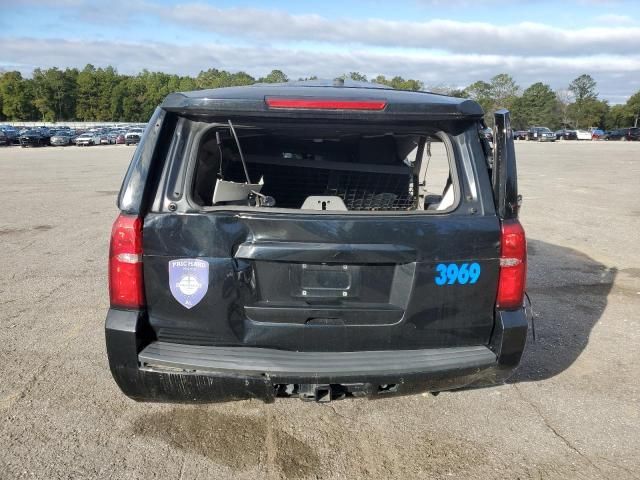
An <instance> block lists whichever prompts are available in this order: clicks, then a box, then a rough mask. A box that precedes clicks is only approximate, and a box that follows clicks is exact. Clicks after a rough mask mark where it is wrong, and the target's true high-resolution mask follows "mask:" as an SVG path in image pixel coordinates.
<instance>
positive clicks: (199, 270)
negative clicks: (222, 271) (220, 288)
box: [169, 258, 209, 308]
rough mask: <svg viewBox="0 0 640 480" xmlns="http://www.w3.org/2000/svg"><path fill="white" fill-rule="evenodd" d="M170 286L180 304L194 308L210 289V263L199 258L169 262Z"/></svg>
mask: <svg viewBox="0 0 640 480" xmlns="http://www.w3.org/2000/svg"><path fill="white" fill-rule="evenodd" d="M169 287H170V289H171V294H172V295H173V298H175V299H176V300H177V301H178V303H180V305H182V306H183V307H185V308H193V307H195V306H196V305H197V304H198V303H200V300H202V299H203V298H204V296H205V294H206V293H207V290H208V289H209V263H208V262H205V261H204V260H199V259H197V258H181V259H179V260H171V261H170V262H169Z"/></svg>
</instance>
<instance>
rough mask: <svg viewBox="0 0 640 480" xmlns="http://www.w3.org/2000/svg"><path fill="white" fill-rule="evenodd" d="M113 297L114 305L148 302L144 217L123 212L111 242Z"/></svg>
mask: <svg viewBox="0 0 640 480" xmlns="http://www.w3.org/2000/svg"><path fill="white" fill-rule="evenodd" d="M109 299H110V300H111V306H112V307H121V308H140V307H142V306H144V303H145V302H144V282H143V278H142V219H141V218H140V217H135V216H131V215H124V214H120V215H119V216H118V218H116V221H115V222H114V223H113V228H112V230H111V244H110V246H109Z"/></svg>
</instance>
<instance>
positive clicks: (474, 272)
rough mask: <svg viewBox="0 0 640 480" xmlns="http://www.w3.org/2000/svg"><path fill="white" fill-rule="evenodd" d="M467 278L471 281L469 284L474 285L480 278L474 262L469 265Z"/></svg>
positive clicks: (477, 266)
mask: <svg viewBox="0 0 640 480" xmlns="http://www.w3.org/2000/svg"><path fill="white" fill-rule="evenodd" d="M469 278H470V279H471V281H470V282H469V283H471V284H474V283H476V282H477V281H478V279H479V278H480V265H479V264H477V263H476V262H473V263H472V264H471V265H469Z"/></svg>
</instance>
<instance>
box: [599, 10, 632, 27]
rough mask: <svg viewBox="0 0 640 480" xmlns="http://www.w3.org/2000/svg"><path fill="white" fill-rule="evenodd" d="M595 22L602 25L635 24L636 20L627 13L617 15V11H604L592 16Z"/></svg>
mask: <svg viewBox="0 0 640 480" xmlns="http://www.w3.org/2000/svg"><path fill="white" fill-rule="evenodd" d="M594 20H595V21H596V22H597V23H602V24H604V25H637V23H638V22H637V21H636V20H635V19H634V18H632V17H630V16H629V15H619V14H617V13H606V14H604V15H598V16H597V17H595V18H594Z"/></svg>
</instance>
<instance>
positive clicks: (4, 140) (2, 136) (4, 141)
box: [0, 130, 10, 145]
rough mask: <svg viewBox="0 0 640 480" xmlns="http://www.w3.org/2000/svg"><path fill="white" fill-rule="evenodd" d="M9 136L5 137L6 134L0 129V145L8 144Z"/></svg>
mask: <svg viewBox="0 0 640 480" xmlns="http://www.w3.org/2000/svg"><path fill="white" fill-rule="evenodd" d="M9 143H10V142H9V138H8V137H7V135H6V134H5V133H4V132H3V131H2V130H0V145H9Z"/></svg>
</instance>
